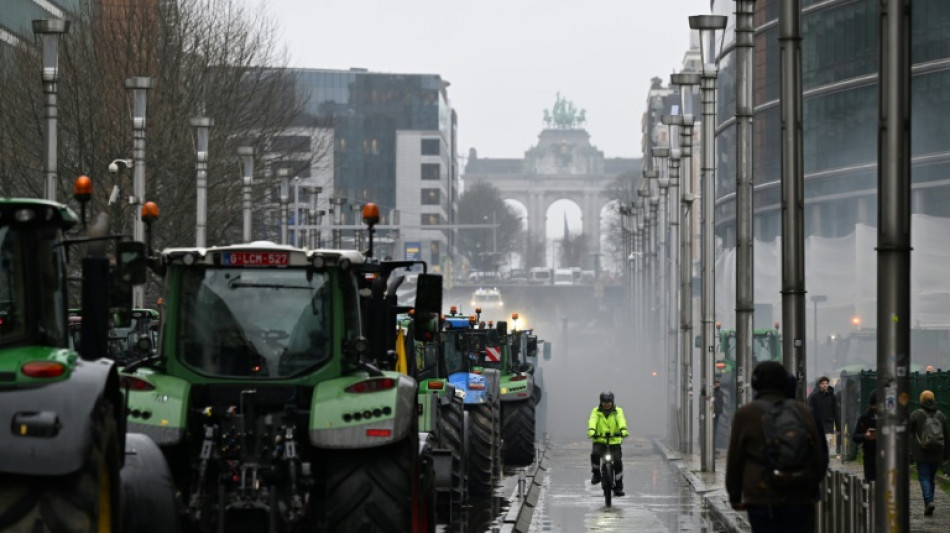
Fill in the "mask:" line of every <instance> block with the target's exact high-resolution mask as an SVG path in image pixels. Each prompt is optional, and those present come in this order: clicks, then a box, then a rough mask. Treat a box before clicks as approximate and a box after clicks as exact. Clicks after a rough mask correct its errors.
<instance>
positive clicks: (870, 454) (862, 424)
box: [851, 391, 877, 483]
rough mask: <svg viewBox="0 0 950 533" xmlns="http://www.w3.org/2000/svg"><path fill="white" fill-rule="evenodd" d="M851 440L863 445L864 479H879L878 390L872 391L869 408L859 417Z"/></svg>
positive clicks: (867, 480)
mask: <svg viewBox="0 0 950 533" xmlns="http://www.w3.org/2000/svg"><path fill="white" fill-rule="evenodd" d="M851 440H853V441H854V442H855V443H856V444H860V445H861V450H862V452H863V454H864V481H865V482H867V483H870V482H872V481H875V480H876V479H877V460H876V458H877V455H876V453H877V391H874V392H872V393H871V397H870V398H869V399H868V410H867V412H865V413H864V414H863V415H861V417H860V418H858V423H857V424H856V425H855V426H854V434H853V435H852V436H851Z"/></svg>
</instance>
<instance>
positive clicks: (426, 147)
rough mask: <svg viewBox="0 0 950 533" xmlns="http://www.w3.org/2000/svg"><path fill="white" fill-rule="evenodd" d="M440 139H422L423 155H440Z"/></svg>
mask: <svg viewBox="0 0 950 533" xmlns="http://www.w3.org/2000/svg"><path fill="white" fill-rule="evenodd" d="M441 144H442V143H441V141H439V139H422V155H439V148H440V145H441Z"/></svg>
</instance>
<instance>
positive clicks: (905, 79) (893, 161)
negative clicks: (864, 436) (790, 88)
mask: <svg viewBox="0 0 950 533" xmlns="http://www.w3.org/2000/svg"><path fill="white" fill-rule="evenodd" d="M878 5H879V6H880V10H881V18H880V23H881V25H880V32H881V33H880V39H879V42H880V58H881V59H880V69H881V70H880V74H879V75H878V80H879V83H878V91H879V93H878V106H879V108H878V117H880V118H879V122H878V133H877V134H878V142H877V145H878V155H877V157H878V162H877V187H878V192H877V198H878V224H877V331H878V337H877V376H878V378H877V397H878V398H882V399H883V400H884V401H883V402H880V403H879V405H880V406H881V407H880V408H879V409H878V434H879V437H878V452H877V453H878V455H877V461H878V463H877V468H878V472H880V473H881V475H880V476H878V481H877V484H876V488H875V502H876V503H877V505H876V507H875V511H874V518H875V520H874V522H875V524H876V526H877V531H888V532H902V531H910V509H909V500H910V494H909V487H908V485H909V481H910V476H909V472H908V459H907V456H908V444H909V440H910V439H911V438H913V437H911V436H910V435H909V433H908V432H907V431H906V428H907V423H908V419H909V416H908V415H909V412H910V403H909V401H908V395H909V394H910V392H911V391H910V363H911V360H910V348H911V347H910V318H911V316H910V294H911V284H910V257H911V256H910V252H911V226H910V224H911V204H910V198H911V174H910V173H911V153H910V142H911V138H910V137H911V125H910V120H911V114H910V98H911V93H910V80H911V70H910V69H911V65H912V61H911V30H910V25H911V20H912V17H911V5H912V3H911V2H910V0H881V1H880V2H878Z"/></svg>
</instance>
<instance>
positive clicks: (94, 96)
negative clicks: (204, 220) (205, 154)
mask: <svg viewBox="0 0 950 533" xmlns="http://www.w3.org/2000/svg"><path fill="white" fill-rule="evenodd" d="M80 6H81V7H80V11H79V12H78V13H75V14H74V15H75V16H74V18H73V19H72V26H71V28H70V30H69V32H68V33H67V34H66V35H65V36H64V37H63V42H62V46H61V52H60V80H61V82H60V85H59V95H60V98H59V176H60V184H59V190H60V191H62V193H61V194H60V198H59V199H60V201H68V202H72V201H71V200H70V199H69V197H68V194H69V192H70V191H71V190H72V185H71V184H72V180H73V179H74V178H75V177H76V176H78V175H80V174H87V175H89V176H90V177H91V178H93V182H94V184H95V186H96V191H95V194H94V198H93V203H92V209H93V211H99V210H102V209H110V212H111V214H112V215H113V221H114V222H113V223H114V227H113V229H114V230H116V231H121V232H123V233H127V234H130V233H131V222H132V220H133V217H134V216H137V213H133V212H132V207H131V206H130V205H129V204H128V202H127V201H120V202H118V203H117V204H116V205H113V206H111V207H108V206H107V201H108V196H109V193H110V192H111V189H112V186H113V178H112V177H111V176H109V175H108V172H107V168H108V166H109V163H110V162H111V161H112V160H113V159H116V158H122V159H128V158H131V155H132V120H131V98H130V95H129V94H128V92H127V90H126V89H125V87H124V81H125V79H126V78H129V77H133V76H149V77H151V78H152V79H153V80H154V89H152V90H150V91H149V92H148V103H147V113H146V116H147V126H146V168H147V171H146V199H147V200H152V201H155V202H157V203H158V204H159V207H160V209H161V219H160V220H159V222H158V223H157V224H156V226H155V241H156V246H158V247H162V246H181V245H192V244H194V235H195V218H196V208H195V205H196V200H195V197H196V184H195V180H196V170H195V159H196V155H195V141H194V133H193V132H192V129H191V127H190V126H189V119H191V118H192V117H197V116H205V117H210V118H212V119H213V120H214V127H213V128H212V129H211V137H210V142H209V154H210V157H209V161H208V228H207V235H208V243H209V244H223V243H226V242H229V241H231V240H232V239H233V238H234V237H235V236H236V235H239V234H240V226H241V200H242V195H241V192H242V190H241V187H242V182H241V179H240V178H241V166H240V161H239V160H238V158H237V155H236V152H237V147H238V146H241V145H246V144H247V145H252V146H255V147H256V148H257V151H256V153H257V154H258V158H263V157H265V156H266V157H268V158H269V159H270V161H271V164H272V165H277V164H281V159H288V160H292V163H290V162H287V163H286V164H287V165H291V164H292V165H298V166H310V165H316V164H319V161H321V160H324V159H327V158H328V155H329V151H330V150H332V133H327V132H328V131H330V130H327V129H326V127H327V126H328V125H329V122H328V121H327V120H321V119H319V118H318V117H315V116H313V115H311V114H308V113H307V112H306V109H307V108H306V104H307V101H306V99H305V98H303V97H301V95H300V94H298V91H297V88H296V78H295V76H294V73H293V71H288V70H286V69H284V68H283V67H284V66H285V65H286V54H285V52H284V51H283V49H282V47H280V46H278V44H277V43H276V36H277V32H276V31H275V25H274V24H273V23H272V21H270V20H269V19H268V18H267V17H265V16H264V12H263V10H262V8H261V10H259V11H253V10H250V9H248V8H247V7H246V3H245V2H243V1H242V0H176V1H136V2H121V3H109V2H100V1H96V0H88V1H83V2H81V3H80ZM40 64H41V58H40V57H39V54H38V48H36V47H20V48H18V49H16V50H14V51H13V53H11V54H8V55H5V56H3V57H0V74H2V76H0V194H3V195H19V196H42V191H43V181H42V179H41V177H42V168H41V164H42V161H43V158H42V153H43V146H44V144H43V127H42V126H43V95H42V91H41V84H40V80H39V76H40V72H41V68H40ZM301 128H302V129H303V131H306V132H308V133H309V135H308V136H301V135H299V134H298V135H296V136H295V137H292V138H295V139H301V140H300V141H299V142H300V143H301V146H300V147H292V146H291V147H285V149H284V150H283V151H282V152H280V153H278V152H275V151H273V150H272V146H273V145H274V141H275V140H277V139H279V138H281V137H282V136H286V135H288V132H298V131H301ZM321 131H322V132H324V133H323V134H319V133H317V134H316V135H317V136H316V138H315V137H314V132H321ZM304 139H305V140H304ZM303 143H305V144H306V145H303ZM255 168H256V169H257V170H258V176H257V178H261V177H263V176H264V175H265V172H266V168H265V165H260V164H258V165H255ZM131 176H132V172H131V170H125V171H123V172H122V173H121V175H119V176H118V180H117V183H116V184H117V185H118V186H119V188H120V191H121V196H122V197H123V198H128V196H129V195H130V194H131V190H132V187H131V182H132V179H131ZM255 181H256V182H257V183H258V186H257V190H256V192H255V195H257V196H258V197H259V196H260V195H261V193H262V192H263V191H264V190H266V189H267V188H269V187H272V186H273V185H274V184H273V182H268V181H267V180H261V179H256V180H255ZM257 203H259V202H257Z"/></svg>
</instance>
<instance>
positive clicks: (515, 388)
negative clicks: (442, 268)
mask: <svg viewBox="0 0 950 533" xmlns="http://www.w3.org/2000/svg"><path fill="white" fill-rule="evenodd" d="M511 318H512V322H513V323H514V324H517V323H518V313H513V314H512V315H511ZM506 329H507V324H506V323H505V322H499V323H498V330H499V332H501V333H502V334H503V335H504V333H505V330H506ZM503 351H504V352H507V353H504V354H503V357H502V359H503V363H502V367H501V384H500V385H501V438H502V448H501V455H502V459H503V460H504V462H505V464H507V465H514V466H524V465H529V464H531V463H532V462H534V460H535V433H536V427H537V421H536V409H537V405H538V403H539V402H540V401H541V388H540V387H538V386H537V385H536V383H535V381H534V371H535V365H534V364H533V363H531V362H529V361H528V359H534V360H535V361H537V357H538V336H537V335H535V334H534V331H533V330H530V329H526V330H517V329H512V330H511V331H509V332H507V339H506V343H505V345H504V350H503Z"/></svg>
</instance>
